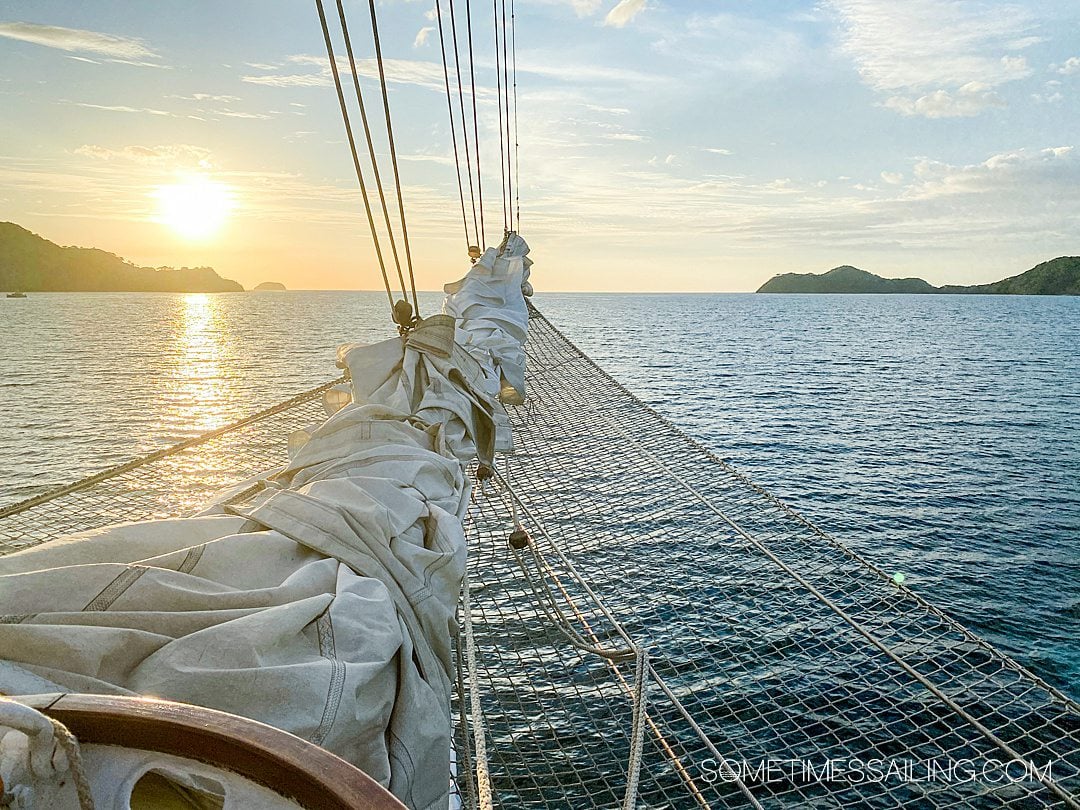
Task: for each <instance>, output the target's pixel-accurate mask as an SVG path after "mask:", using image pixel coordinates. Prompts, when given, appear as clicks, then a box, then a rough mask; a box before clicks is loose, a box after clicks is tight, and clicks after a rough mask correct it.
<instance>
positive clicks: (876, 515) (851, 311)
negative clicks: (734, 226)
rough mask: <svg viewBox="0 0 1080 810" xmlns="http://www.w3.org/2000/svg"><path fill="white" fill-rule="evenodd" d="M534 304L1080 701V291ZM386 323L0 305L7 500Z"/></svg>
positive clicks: (209, 416)
mask: <svg viewBox="0 0 1080 810" xmlns="http://www.w3.org/2000/svg"><path fill="white" fill-rule="evenodd" d="M440 298H441V296H439V295H437V294H434V293H431V294H427V295H425V296H423V298H422V301H421V303H422V306H424V307H426V311H428V312H431V311H434V310H435V309H436V308H437V307H438V302H439V301H440ZM536 303H537V304H538V306H539V307H540V308H541V309H542V310H543V311H544V312H545V314H547V316H548V317H549V318H550V319H551V320H552V321H553V322H554V323H556V325H558V326H559V327H560V328H562V329H563V331H564V332H565V333H566V334H567V335H568V336H569V337H570V338H571V339H572V340H574V341H575V342H577V343H578V345H579V346H580V347H581V348H582V349H584V350H585V351H586V352H587V353H588V354H590V355H591V356H592V357H593V358H594V359H595V360H596V361H597V362H598V363H599V364H600V365H601V366H603V367H604V368H606V369H607V370H609V371H610V372H611V373H612V374H613V375H614V376H615V377H616V378H618V379H620V380H621V381H622V382H623V383H625V384H626V385H627V387H629V388H630V389H631V390H632V391H634V392H635V393H637V394H638V395H639V396H640V397H641V398H642V399H644V400H645V401H646V402H648V403H650V404H652V405H653V406H654V407H655V408H656V409H657V410H659V411H660V412H662V413H664V414H666V415H667V416H669V417H670V418H671V419H672V420H673V421H674V422H675V423H676V424H678V425H680V426H681V427H682V428H683V429H685V430H686V431H687V432H688V433H690V434H691V435H693V436H695V437H696V438H698V439H699V440H700V441H701V442H703V443H704V444H705V445H707V446H708V447H710V448H711V449H712V450H714V451H715V452H716V453H718V454H719V455H721V456H722V457H724V458H726V459H728V460H729V461H731V462H732V463H733V464H734V465H735V466H736V467H738V468H739V469H741V470H743V471H744V472H746V473H748V474H749V475H751V476H752V477H753V478H754V479H756V480H757V481H758V482H759V483H760V484H763V485H764V486H766V487H768V488H770V489H771V490H772V491H773V492H774V493H776V494H777V495H779V496H780V497H781V498H782V499H784V500H786V501H788V502H789V503H791V504H792V505H794V506H795V507H796V508H797V509H799V510H800V511H802V512H803V513H804V514H805V515H806V516H807V517H809V518H811V519H812V520H814V521H815V522H817V523H818V524H819V525H821V526H822V527H823V528H825V529H826V530H828V531H830V532H831V533H832V534H834V535H835V536H837V537H839V538H841V539H842V540H844V541H845V542H846V543H848V544H850V545H851V546H853V547H855V548H856V549H857V550H859V551H860V552H861V553H863V554H864V555H865V556H867V557H869V558H870V559H872V560H873V561H875V562H877V563H878V564H880V565H881V566H882V567H884V568H885V569H887V570H891V571H903V572H904V573H905V574H907V576H908V582H909V584H910V585H911V586H912V587H913V588H915V589H917V590H918V591H919V592H920V593H922V594H923V595H924V596H926V597H928V598H930V599H931V600H932V601H934V602H936V603H937V604H938V605H939V606H941V607H943V608H945V609H946V610H948V611H949V612H951V613H952V614H953V615H954V616H956V617H957V618H959V619H960V620H961V621H962V622H964V623H965V624H967V625H968V626H969V627H971V628H972V629H974V630H975V631H976V632H978V633H980V634H981V635H983V636H985V637H987V638H988V639H989V640H990V641H992V642H993V643H995V644H997V645H998V646H1000V647H1001V648H1003V649H1004V650H1005V651H1007V652H1008V653H1010V654H1011V655H1013V656H1015V657H1016V658H1018V659H1019V660H1021V661H1022V662H1023V663H1025V664H1027V665H1028V666H1030V667H1031V668H1032V669H1034V670H1035V671H1036V672H1038V673H1039V674H1041V675H1042V676H1043V677H1045V678H1047V679H1048V680H1049V681H1051V682H1052V683H1054V684H1055V685H1057V686H1059V687H1061V688H1063V689H1064V690H1065V691H1067V692H1070V693H1071V694H1073V695H1080V352H1078V351H1077V346H1080V299H1078V298H1034V297H1031V298H1028V297H998V296H992V297H963V296H755V295H568V294H566V295H552V294H548V295H544V294H541V295H539V296H538V297H537V299H536ZM384 310H385V299H381V298H380V296H379V294H375V293H344V292H310V293H286V294H280V293H279V294H275V293H250V294H245V295H169V294H39V295H31V296H30V297H29V298H27V299H25V300H6V299H5V300H0V347H2V351H0V414H2V415H3V417H2V420H0V504H4V503H10V502H12V501H15V500H19V499H21V498H24V497H27V496H29V495H31V494H34V493H36V492H38V491H41V490H42V489H44V488H47V487H49V486H52V485H56V484H61V483H66V482H68V481H70V480H73V479H75V478H78V477H80V476H83V475H86V474H88V473H91V472H94V471H96V470H99V469H101V468H102V467H105V466H108V465H111V464H114V463H117V462H119V461H122V460H125V459H127V458H130V457H131V456H133V455H136V454H140V453H144V452H147V451H149V450H152V449H155V448H157V447H160V446H163V445H166V444H169V443H172V442H175V441H177V440H179V439H182V438H185V437H188V436H191V435H194V434H197V433H200V432H202V431H205V430H208V429H210V428H213V427H216V426H219V425H221V424H224V423H226V422H229V421H232V420H234V419H237V418H239V417H241V416H244V415H246V414H248V413H250V412H252V411H254V410H257V409H259V408H261V407H265V406H266V405H269V404H271V403H273V402H275V401H277V400H279V399H282V398H284V397H285V396H287V395H291V394H293V393H296V392H297V391H300V390H302V389H304V388H307V387H310V386H313V385H316V384H318V383H321V382H323V381H325V380H327V379H329V378H330V377H332V376H334V375H335V374H336V371H335V369H334V366H333V358H334V349H335V347H336V346H337V345H338V344H339V343H342V342H346V341H371V340H377V339H381V338H385V337H388V336H390V335H391V334H392V331H391V329H390V328H389V324H388V321H387V319H386V315H385V312H384Z"/></svg>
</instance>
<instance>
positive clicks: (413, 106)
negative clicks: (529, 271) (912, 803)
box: [0, 0, 1080, 292]
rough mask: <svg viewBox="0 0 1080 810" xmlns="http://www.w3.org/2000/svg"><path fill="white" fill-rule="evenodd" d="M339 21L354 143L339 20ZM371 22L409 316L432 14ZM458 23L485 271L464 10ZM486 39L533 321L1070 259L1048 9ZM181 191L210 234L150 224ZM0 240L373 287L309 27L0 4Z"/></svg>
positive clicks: (788, 9)
mask: <svg viewBox="0 0 1080 810" xmlns="http://www.w3.org/2000/svg"><path fill="white" fill-rule="evenodd" d="M448 2H449V0H443V6H442V8H443V12H444V25H445V26H447V33H446V36H447V48H448V50H449V51H450V53H449V58H450V59H451V80H452V82H454V84H456V81H454V74H453V49H452V44H451V43H450V39H449V29H448V25H449V20H448V19H447V17H448V15H447V12H448V10H449V9H448ZM464 7H465V0H456V3H455V9H456V13H457V15H458V25H459V28H460V31H459V43H461V44H463V43H464V36H465V32H464V24H463V20H462V17H463V16H464ZM345 9H346V11H347V14H348V19H349V26H350V32H351V34H352V39H353V44H354V48H355V49H356V55H357V59H358V60H359V65H358V67H359V72H360V73H361V75H362V84H363V88H364V93H365V102H366V103H367V105H368V110H369V115H370V116H371V120H372V124H373V126H374V125H376V124H378V123H379V122H380V121H381V117H380V113H381V110H380V106H379V96H378V85H377V83H376V81H375V78H376V72H375V70H374V66H373V60H372V58H371V57H372V54H373V47H372V38H371V27H370V19H369V16H368V6H367V2H366V1H365V2H362V3H361V2H358V1H357V0H346V2H345ZM377 9H378V19H379V27H380V38H381V42H382V47H383V54H384V56H385V57H386V59H387V62H386V66H387V78H388V86H389V91H390V105H391V112H392V115H393V121H394V137H395V143H396V149H397V153H398V157H399V164H400V172H401V180H402V184H403V197H404V203H405V209H406V216H407V222H408V227H409V235H410V242H411V252H412V257H413V264H414V267H415V272H416V279H417V285H418V286H419V287H420V288H421V289H437V288H439V287H440V286H441V285H442V283H444V282H446V281H449V280H452V279H455V278H458V277H460V276H461V275H463V273H464V271H465V270H466V269H467V268H468V259H467V256H466V246H467V241H466V237H465V233H464V228H463V224H462V217H461V202H460V200H459V196H458V187H457V180H456V172H455V162H454V156H453V148H452V140H451V127H450V121H449V118H448V112H447V99H446V93H445V90H444V84H443V63H442V60H441V56H440V47H439V35H438V30H437V27H436V20H435V19H434V14H433V9H434V6H433V4H432V3H430V2H421V1H420V0H417V1H416V2H411V1H406V0H382V1H381V2H379V3H378V5H377ZM472 10H473V25H474V37H475V44H474V47H475V53H476V81H477V107H478V115H479V119H480V120H479V129H480V149H481V154H480V159H481V166H482V168H483V169H484V171H483V181H484V186H483V193H484V203H485V204H484V212H485V222H486V225H487V228H486V231H487V233H486V241H487V242H489V243H491V242H498V240H499V239H500V238H501V236H502V223H503V211H502V203H501V195H500V188H501V178H500V175H499V173H498V166H499V140H498V132H499V123H498V116H497V110H498V105H497V102H496V99H497V94H496V89H495V82H496V73H495V46H494V38H493V37H494V34H493V19H492V7H491V5H490V4H487V3H483V2H477V3H475V4H474V7H473V9H472ZM328 11H329V13H330V14H331V15H333V14H334V6H333V4H332V3H331V4H330V5H329V7H328ZM514 19H515V26H514V30H515V40H516V61H517V101H518V115H517V130H518V135H517V140H518V142H519V147H518V151H517V155H518V164H519V171H518V178H519V179H518V182H517V189H518V191H519V192H520V200H521V219H520V231H521V233H522V235H523V236H524V237H525V238H526V239H527V240H528V242H529V244H530V246H531V248H532V254H531V256H532V258H533V259H534V261H535V263H536V264H535V267H534V279H533V280H534V283H535V286H536V288H537V289H538V290H540V291H543V290H592V291H666V292H680V291H729V292H740V291H752V290H754V289H756V288H757V287H758V286H760V285H761V284H762V283H764V282H765V281H766V280H768V279H769V278H770V277H771V276H773V275H774V274H776V273H784V272H803V273H805V272H823V271H825V270H828V269H829V268H831V267H835V266H838V265H842V264H852V265H855V266H858V267H861V268H863V269H865V270H869V271H871V272H874V273H878V274H879V275H883V276H888V277H901V276H912V275H914V276H921V277H922V278H925V279H927V280H928V281H930V282H931V283H934V284H946V283H950V284H968V283H983V282H988V281H993V280H997V279H999V278H1003V277H1005V276H1010V275H1015V274H1017V273H1019V272H1022V271H1024V270H1026V269H1028V268H1030V267H1032V266H1033V265H1035V264H1037V263H1038V262H1040V261H1045V260H1047V259H1050V258H1053V257H1055V256H1061V255H1078V254H1080V143H1078V141H1080V4H1077V3H1075V2H1074V0H1046V1H1045V2H1042V1H1037V0H1029V1H1028V2H1009V3H1001V2H976V0H903V2H897V0H820V2H816V3H815V2H799V1H797V0H758V2H754V3H745V2H744V3H735V2H721V1H718V2H674V0H514ZM336 49H337V51H338V53H339V56H340V55H342V54H343V53H344V51H343V48H342V47H341V44H340V36H339V38H338V41H337V44H336ZM338 64H339V66H340V67H339V72H340V71H341V70H342V69H343V70H344V73H343V75H342V80H343V81H344V82H346V85H345V88H346V91H348V90H349V85H348V83H347V82H348V81H349V79H348V69H347V63H346V62H344V61H343V60H339V62H338ZM466 64H467V63H466ZM454 99H455V100H454V103H455V105H456V104H457V103H458V102H457V96H456V92H455V95H454ZM466 104H467V105H469V109H470V113H471V101H470V100H469V97H468V81H467V75H466ZM352 115H353V116H354V118H355V117H356V115H357V114H356V112H355V110H353V112H352ZM458 125H459V126H460V122H458ZM374 129H375V133H374V134H375V139H376V151H377V153H378V156H379V160H380V165H381V168H382V174H383V179H384V181H386V182H388V183H392V170H391V168H390V164H389V161H388V150H387V145H386V140H385V131H384V128H380V127H378V126H374ZM358 132H359V130H358ZM470 136H471V130H470ZM458 139H459V147H460V139H461V134H460V129H459V130H458ZM360 145H361V147H363V142H362V140H361V142H360ZM362 154H364V151H363V150H362ZM462 160H464V157H463V156H462ZM473 168H474V169H475V167H473ZM463 170H464V167H463ZM365 172H366V179H367V180H368V182H369V184H370V183H371V174H370V167H366V168H365ZM192 188H194V189H195V190H196V191H195V192H193V193H194V196H193V197H192V198H191V199H189V200H188V201H187V203H186V204H187V206H188V208H190V207H191V206H192V205H194V208H195V209H196V211H195V214H202V215H204V216H205V217H209V226H216V227H207V228H203V229H200V228H193V227H184V225H185V220H184V217H185V216H187V217H189V218H190V216H191V215H192V212H191V211H190V210H189V211H188V212H187V214H186V215H185V214H184V213H183V212H181V213H180V214H177V213H175V212H173V213H170V209H169V201H170V200H172V201H173V202H175V197H176V193H175V192H177V190H179V192H180V194H181V198H182V199H181V201H180V202H181V207H183V205H184V204H185V203H184V199H186V198H184V194H185V193H187V191H190V190H191V189H192ZM200 188H209V189H211V190H216V191H214V193H213V194H210V195H209V196H206V195H204V194H202V192H199V191H198V189H200ZM215 194H216V196H215ZM466 194H467V191H466ZM188 196H191V195H188ZM466 204H467V205H469V200H468V198H466ZM375 211H376V216H377V217H379V216H380V215H379V213H378V211H379V209H378V208H377V207H376V208H375ZM2 220H9V221H13V222H16V223H18V224H20V225H22V226H24V227H27V228H29V229H30V230H32V231H34V232H35V233H38V234H40V235H42V236H44V237H45V238H47V239H50V240H52V241H54V242H57V243H59V244H63V245H81V246H93V247H99V248H102V249H105V250H108V251H110V252H113V253H116V254H118V255H121V256H123V257H125V258H127V259H129V260H131V261H133V262H135V263H136V264H140V265H149V266H160V265H174V266H181V265H186V266H197V265H210V266H213V267H214V268H215V269H216V270H217V271H218V272H219V273H220V274H221V275H223V276H225V277H227V278H232V279H235V280H237V281H240V282H241V283H242V284H244V285H245V286H247V287H251V286H253V285H255V284H257V283H259V282H262V281H280V282H283V283H285V284H286V285H287V286H289V287H290V288H294V289H380V288H381V278H380V275H379V270H378V266H377V264H376V261H375V255H374V250H373V248H372V240H371V236H370V233H369V231H368V225H367V220H366V218H365V215H364V211H363V200H362V198H361V195H360V191H359V188H358V185H357V181H356V176H355V173H354V170H353V166H352V160H351V157H350V153H349V150H348V145H347V141H346V139H345V137H344V128H343V124H342V121H341V113H340V110H339V107H338V102H337V97H336V94H335V90H334V86H333V76H332V73H331V72H330V62H329V60H328V58H327V56H326V51H325V47H324V44H323V37H322V29H321V28H320V26H319V18H318V14H317V11H316V7H315V4H314V3H313V2H266V1H265V0H259V2H255V1H254V0H230V2H229V3H219V2H206V1H205V0H189V1H187V2H182V3H168V4H166V3H148V2H142V1H139V2H135V1H129V2H122V1H121V2H110V3H86V2H81V1H80V0H33V2H27V1H26V0H2V1H0V221H2ZM187 224H191V223H187ZM383 245H384V250H385V249H386V238H385V236H384V237H383Z"/></svg>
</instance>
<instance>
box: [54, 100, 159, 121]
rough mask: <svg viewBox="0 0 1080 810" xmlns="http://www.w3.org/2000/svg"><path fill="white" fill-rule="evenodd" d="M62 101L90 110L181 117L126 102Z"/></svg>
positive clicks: (62, 101)
mask: <svg viewBox="0 0 1080 810" xmlns="http://www.w3.org/2000/svg"><path fill="white" fill-rule="evenodd" d="M61 103H65V104H74V105H75V106H76V107H86V108H87V109H90V110H107V111H108V112H124V113H147V114H148V115H161V116H167V117H169V118H180V116H178V115H177V114H176V113H171V112H169V111H168V110H155V109H153V108H151V107H128V106H127V105H124V104H88V103H87V102H85V101H71V102H69V101H65V100H61Z"/></svg>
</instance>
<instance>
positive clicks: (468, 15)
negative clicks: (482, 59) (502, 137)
mask: <svg viewBox="0 0 1080 810" xmlns="http://www.w3.org/2000/svg"><path fill="white" fill-rule="evenodd" d="M465 28H466V29H467V31H468V34H469V82H470V84H471V86H472V125H473V147H474V148H475V149H476V191H477V196H478V197H479V198H480V247H482V248H484V249H485V250H486V249H487V235H486V234H485V233H484V175H483V174H482V173H481V171H480V120H479V116H477V114H476V59H475V57H474V55H473V36H472V3H471V2H470V0H465Z"/></svg>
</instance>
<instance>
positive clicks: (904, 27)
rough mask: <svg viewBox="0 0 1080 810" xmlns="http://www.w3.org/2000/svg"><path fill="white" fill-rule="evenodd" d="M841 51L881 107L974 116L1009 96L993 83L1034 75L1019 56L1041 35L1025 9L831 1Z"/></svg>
mask: <svg viewBox="0 0 1080 810" xmlns="http://www.w3.org/2000/svg"><path fill="white" fill-rule="evenodd" d="M829 5H830V6H831V7H832V8H833V9H834V10H835V11H836V12H837V13H838V14H839V16H840V19H841V21H842V24H843V44H842V51H843V52H844V53H845V54H847V55H848V56H850V57H851V58H852V59H853V60H854V62H855V66H856V68H857V69H858V71H859V75H860V76H861V77H862V79H863V81H864V82H865V83H866V84H867V85H868V86H869V87H871V88H872V89H874V90H875V91H877V92H879V93H882V94H883V95H887V96H888V98H886V100H885V102H884V106H886V107H888V108H890V109H894V110H897V111H898V112H901V113H903V114H905V115H924V116H927V117H930V118H944V117H952V116H970V115H976V114H978V113H979V112H981V111H982V110H985V109H988V108H990V107H995V106H1002V105H1003V104H1004V100H1003V99H1002V98H1001V96H1000V95H999V94H997V93H995V92H994V90H993V88H995V87H999V86H1000V85H1002V84H1005V83H1006V82H1011V81H1015V80H1017V79H1022V78H1025V77H1027V76H1030V75H1031V73H1032V71H1031V68H1030V67H1029V66H1028V63H1027V60H1026V59H1025V58H1024V57H1023V56H1021V55H1018V54H1017V51H1020V50H1022V49H1024V48H1026V47H1029V46H1030V45H1033V44H1035V43H1036V42H1038V41H1039V39H1038V38H1036V37H1033V36H1031V35H1030V33H1029V32H1030V30H1031V29H1032V27H1033V20H1032V17H1031V15H1030V13H1029V12H1028V11H1026V10H1025V9H1023V8H1020V7H1018V6H1013V5H1002V4H996V5H987V4H985V3H982V2H974V0H947V1H946V2H940V0H905V2H902V3H897V2H892V0H829Z"/></svg>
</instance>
